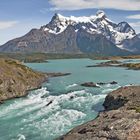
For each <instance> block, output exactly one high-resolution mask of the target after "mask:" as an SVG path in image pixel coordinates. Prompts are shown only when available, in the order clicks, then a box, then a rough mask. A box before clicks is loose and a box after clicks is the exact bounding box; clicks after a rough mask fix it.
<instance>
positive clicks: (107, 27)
mask: <svg viewBox="0 0 140 140" xmlns="http://www.w3.org/2000/svg"><path fill="white" fill-rule="evenodd" d="M70 25H71V26H73V28H74V29H75V32H78V31H79V30H80V29H82V30H85V31H86V32H88V33H90V34H102V35H104V36H105V37H106V38H107V39H108V40H110V41H111V42H113V43H114V44H115V45H117V46H118V47H120V48H124V45H123V42H124V40H127V39H132V38H133V37H135V36H136V33H135V31H134V29H133V28H132V27H131V26H130V25H129V24H128V23H127V22H120V23H119V24H116V23H114V22H113V21H111V20H110V19H108V18H107V16H106V14H105V12H104V11H102V10H98V11H97V13H96V15H91V16H89V17H85V16H82V17H74V16H70V17H65V16H62V15H61V14H55V15H54V16H53V17H52V19H51V21H50V22H49V23H48V24H47V25H45V26H43V28H42V29H43V31H45V32H49V33H52V34H56V35H57V34H60V33H62V32H64V31H65V30H66V29H67V27H68V26H70Z"/></svg>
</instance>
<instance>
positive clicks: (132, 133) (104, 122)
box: [58, 86, 140, 140]
mask: <svg viewBox="0 0 140 140" xmlns="http://www.w3.org/2000/svg"><path fill="white" fill-rule="evenodd" d="M103 105H104V107H105V111H104V112H101V113H100V114H99V116H98V117H97V118H96V119H95V120H93V121H90V122H87V123H85V124H83V125H80V126H78V127H76V128H74V129H73V130H71V131H70V132H69V133H67V134H66V135H64V136H62V137H60V138H58V140H139V138H140V86H132V87H122V88H120V89H118V90H116V91H113V92H111V93H110V94H109V95H108V96H107V97H106V99H105V102H104V104H103Z"/></svg>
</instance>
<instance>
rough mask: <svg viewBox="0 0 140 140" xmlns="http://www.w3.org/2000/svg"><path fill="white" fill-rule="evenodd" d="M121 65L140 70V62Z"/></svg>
mask: <svg viewBox="0 0 140 140" xmlns="http://www.w3.org/2000/svg"><path fill="white" fill-rule="evenodd" d="M119 66H121V67H126V68H128V69H133V70H140V63H125V64H121V65H119Z"/></svg>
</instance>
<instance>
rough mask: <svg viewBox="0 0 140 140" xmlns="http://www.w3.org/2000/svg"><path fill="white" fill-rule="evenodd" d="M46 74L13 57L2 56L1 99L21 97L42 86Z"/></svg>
mask: <svg viewBox="0 0 140 140" xmlns="http://www.w3.org/2000/svg"><path fill="white" fill-rule="evenodd" d="M45 79H46V75H45V74H42V73H40V72H36V71H33V70H32V69H30V68H28V67H27V66H24V65H23V64H22V63H21V62H19V61H17V60H13V59H4V58H0V101H2V100H6V99H10V98H15V97H21V96H24V95H26V91H27V90H30V89H34V88H37V87H39V86H40V84H41V83H42V82H43V81H44V80H45Z"/></svg>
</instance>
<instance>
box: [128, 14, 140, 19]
mask: <svg viewBox="0 0 140 140" xmlns="http://www.w3.org/2000/svg"><path fill="white" fill-rule="evenodd" d="M126 18H129V19H140V14H139V15H130V16H127V17H126Z"/></svg>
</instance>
